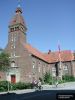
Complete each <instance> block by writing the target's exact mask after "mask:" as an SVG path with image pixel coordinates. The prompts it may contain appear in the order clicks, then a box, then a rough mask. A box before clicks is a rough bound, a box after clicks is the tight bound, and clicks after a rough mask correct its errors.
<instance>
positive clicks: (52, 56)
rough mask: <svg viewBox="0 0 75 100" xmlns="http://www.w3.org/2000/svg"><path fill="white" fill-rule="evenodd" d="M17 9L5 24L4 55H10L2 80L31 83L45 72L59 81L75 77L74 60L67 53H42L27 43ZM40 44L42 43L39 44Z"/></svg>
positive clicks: (21, 19)
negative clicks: (5, 41)
mask: <svg viewBox="0 0 75 100" xmlns="http://www.w3.org/2000/svg"><path fill="white" fill-rule="evenodd" d="M22 13H23V12H22V9H21V7H17V8H16V11H15V15H14V17H13V18H12V19H11V21H10V23H9V27H8V28H9V32H8V43H7V46H6V48H5V52H6V53H8V54H9V55H10V62H11V63H10V68H9V72H8V73H6V77H5V78H6V79H7V80H8V81H10V82H11V83H17V82H32V81H33V80H34V79H36V80H38V79H39V78H43V76H44V75H45V73H46V72H49V73H50V74H51V75H52V76H53V77H56V70H58V75H57V76H58V77H59V78H60V79H62V75H73V76H75V58H74V54H73V53H72V52H71V51H70V50H64V51H60V50H59V51H56V52H52V51H50V50H49V51H48V52H47V53H42V52H40V51H39V50H37V49H36V48H34V47H33V46H32V45H31V44H29V43H27V38H26V36H27V34H26V32H27V26H26V23H25V20H24V18H23V16H22ZM42 45H43V44H42Z"/></svg>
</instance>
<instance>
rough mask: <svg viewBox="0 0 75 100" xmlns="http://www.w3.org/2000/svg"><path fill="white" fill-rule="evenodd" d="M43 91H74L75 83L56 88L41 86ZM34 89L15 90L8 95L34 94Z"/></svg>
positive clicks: (60, 85) (53, 86)
mask: <svg viewBox="0 0 75 100" xmlns="http://www.w3.org/2000/svg"><path fill="white" fill-rule="evenodd" d="M43 90H75V82H69V83H63V84H59V85H58V86H57V87H56V86H55V85H43ZM34 91H35V89H25V90H15V91H10V93H16V94H23V93H31V92H34ZM6 93H7V92H0V94H6Z"/></svg>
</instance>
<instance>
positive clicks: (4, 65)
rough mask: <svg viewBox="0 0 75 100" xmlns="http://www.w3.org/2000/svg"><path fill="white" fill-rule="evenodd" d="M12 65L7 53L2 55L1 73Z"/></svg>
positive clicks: (0, 57) (0, 55)
mask: <svg viewBox="0 0 75 100" xmlns="http://www.w3.org/2000/svg"><path fill="white" fill-rule="evenodd" d="M9 65H10V60H9V55H8V54H7V53H4V52H2V53H0V71H6V70H7V69H8V67H9Z"/></svg>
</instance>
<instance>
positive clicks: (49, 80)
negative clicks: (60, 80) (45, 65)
mask: <svg viewBox="0 0 75 100" xmlns="http://www.w3.org/2000/svg"><path fill="white" fill-rule="evenodd" d="M44 82H45V83H49V84H52V76H51V74H50V73H48V72H46V74H45V75H44Z"/></svg>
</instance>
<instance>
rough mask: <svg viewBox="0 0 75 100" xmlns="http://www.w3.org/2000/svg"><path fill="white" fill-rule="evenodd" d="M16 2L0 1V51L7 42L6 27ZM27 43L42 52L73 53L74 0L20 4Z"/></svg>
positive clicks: (26, 1) (74, 47)
mask: <svg viewBox="0 0 75 100" xmlns="http://www.w3.org/2000/svg"><path fill="white" fill-rule="evenodd" d="M17 5H18V2H17V0H1V1H0V47H1V48H5V46H6V44H7V42H8V26H9V22H10V20H11V19H12V17H13V16H14V14H15V13H14V11H15V9H16V7H17ZM21 7H22V9H23V16H24V19H25V22H26V24H27V28H28V31H27V41H28V43H30V44H31V45H32V46H33V47H35V48H37V49H39V50H40V51H42V52H47V51H48V50H49V49H50V50H52V51H56V50H58V41H59V43H60V48H61V50H75V0H22V2H21Z"/></svg>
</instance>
